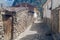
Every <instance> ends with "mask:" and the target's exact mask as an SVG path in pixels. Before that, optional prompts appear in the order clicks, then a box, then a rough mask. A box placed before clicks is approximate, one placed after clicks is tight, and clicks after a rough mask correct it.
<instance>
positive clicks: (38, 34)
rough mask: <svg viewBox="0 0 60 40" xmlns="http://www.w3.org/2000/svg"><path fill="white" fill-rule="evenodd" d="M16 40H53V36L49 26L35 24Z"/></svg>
mask: <svg viewBox="0 0 60 40" xmlns="http://www.w3.org/2000/svg"><path fill="white" fill-rule="evenodd" d="M15 40H53V36H52V34H51V29H50V28H49V26H48V25H47V24H45V23H34V24H32V25H31V26H30V27H29V28H28V30H26V31H25V32H24V33H22V34H20V35H19V37H18V38H17V39H15Z"/></svg>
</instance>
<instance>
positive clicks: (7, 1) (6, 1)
mask: <svg viewBox="0 0 60 40" xmlns="http://www.w3.org/2000/svg"><path fill="white" fill-rule="evenodd" d="M14 1H16V2H15V3H14V4H15V5H16V3H17V4H18V3H21V2H22V1H29V0H0V5H1V4H3V6H12V4H13V2H14ZM40 1H42V3H44V2H45V1H46V0H40ZM29 2H36V3H34V5H35V4H36V5H41V3H39V1H38V2H37V1H36V0H30V1H29ZM29 2H28V3H29Z"/></svg>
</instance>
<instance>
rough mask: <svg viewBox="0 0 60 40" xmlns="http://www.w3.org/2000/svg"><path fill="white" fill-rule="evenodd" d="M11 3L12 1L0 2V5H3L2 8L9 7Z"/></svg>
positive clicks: (4, 0) (2, 0) (0, 0)
mask: <svg viewBox="0 0 60 40" xmlns="http://www.w3.org/2000/svg"><path fill="white" fill-rule="evenodd" d="M13 2H14V0H0V4H3V6H11V5H12V4H13Z"/></svg>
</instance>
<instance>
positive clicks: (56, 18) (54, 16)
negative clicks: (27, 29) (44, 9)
mask: <svg viewBox="0 0 60 40" xmlns="http://www.w3.org/2000/svg"><path fill="white" fill-rule="evenodd" d="M51 20H52V31H53V32H54V33H56V32H58V30H59V29H58V28H59V13H58V10H56V9H54V10H52V14H51Z"/></svg>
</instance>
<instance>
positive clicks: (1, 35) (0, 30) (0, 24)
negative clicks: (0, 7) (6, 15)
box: [0, 12, 4, 40]
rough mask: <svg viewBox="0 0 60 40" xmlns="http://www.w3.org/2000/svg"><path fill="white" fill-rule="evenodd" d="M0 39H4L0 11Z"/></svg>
mask: <svg viewBox="0 0 60 40" xmlns="http://www.w3.org/2000/svg"><path fill="white" fill-rule="evenodd" d="M0 40H4V27H3V21H2V14H1V12H0Z"/></svg>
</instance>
